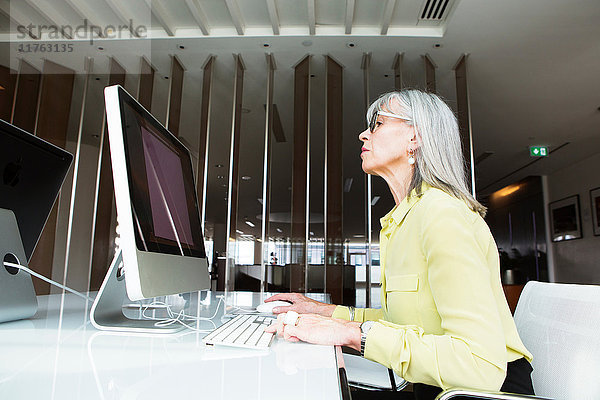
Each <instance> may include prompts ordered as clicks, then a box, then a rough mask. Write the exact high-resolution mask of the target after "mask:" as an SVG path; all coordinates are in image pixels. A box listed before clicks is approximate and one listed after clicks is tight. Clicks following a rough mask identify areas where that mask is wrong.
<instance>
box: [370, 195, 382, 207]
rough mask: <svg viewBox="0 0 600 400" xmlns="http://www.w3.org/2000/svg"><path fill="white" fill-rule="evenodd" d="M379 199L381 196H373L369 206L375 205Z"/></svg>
mask: <svg viewBox="0 0 600 400" xmlns="http://www.w3.org/2000/svg"><path fill="white" fill-rule="evenodd" d="M380 198H381V196H373V200H371V205H372V206H374V205H375V204H377V202H378V201H379V199H380Z"/></svg>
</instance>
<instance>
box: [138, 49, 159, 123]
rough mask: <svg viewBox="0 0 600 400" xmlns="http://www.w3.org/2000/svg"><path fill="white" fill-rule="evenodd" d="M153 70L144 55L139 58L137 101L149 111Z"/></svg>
mask: <svg viewBox="0 0 600 400" xmlns="http://www.w3.org/2000/svg"><path fill="white" fill-rule="evenodd" d="M154 72H155V69H154V67H153V66H152V64H150V63H149V62H148V60H146V58H145V57H142V59H141V66H140V81H139V86H138V96H137V97H138V101H139V102H140V104H141V105H142V106H144V108H145V109H146V110H148V111H151V108H152V90H153V89H154Z"/></svg>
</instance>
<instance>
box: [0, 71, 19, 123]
mask: <svg viewBox="0 0 600 400" xmlns="http://www.w3.org/2000/svg"><path fill="white" fill-rule="evenodd" d="M17 76H18V75H17V72H16V71H13V70H11V69H10V68H9V67H5V66H4V65H0V119H3V120H4V121H10V117H11V115H12V109H13V102H14V99H15V88H16V86H17Z"/></svg>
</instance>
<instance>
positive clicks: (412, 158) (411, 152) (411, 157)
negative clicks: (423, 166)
mask: <svg viewBox="0 0 600 400" xmlns="http://www.w3.org/2000/svg"><path fill="white" fill-rule="evenodd" d="M408 163H409V164H410V165H413V164H414V163H415V151H414V150H413V149H409V150H408Z"/></svg>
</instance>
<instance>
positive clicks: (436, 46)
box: [433, 43, 443, 49]
mask: <svg viewBox="0 0 600 400" xmlns="http://www.w3.org/2000/svg"><path fill="white" fill-rule="evenodd" d="M442 46H443V45H442V44H441V43H435V44H434V45H433V48H434V49H439V48H440V47H442Z"/></svg>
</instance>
